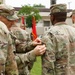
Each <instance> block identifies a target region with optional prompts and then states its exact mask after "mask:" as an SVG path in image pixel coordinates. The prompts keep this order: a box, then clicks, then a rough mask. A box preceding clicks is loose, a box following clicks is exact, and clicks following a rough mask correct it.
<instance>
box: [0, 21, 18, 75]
mask: <svg viewBox="0 0 75 75" xmlns="http://www.w3.org/2000/svg"><path fill="white" fill-rule="evenodd" d="M0 75H18V69H17V64H16V61H15V56H14V54H13V46H12V39H11V36H10V34H9V31H8V29H7V27H6V25H5V24H4V23H3V22H1V21H0Z"/></svg>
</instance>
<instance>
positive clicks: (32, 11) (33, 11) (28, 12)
mask: <svg viewBox="0 0 75 75" xmlns="http://www.w3.org/2000/svg"><path fill="white" fill-rule="evenodd" d="M18 15H21V16H25V18H26V25H27V27H29V28H30V27H32V16H34V17H35V20H36V23H37V22H38V21H39V20H40V19H41V16H40V14H39V10H38V9H37V8H35V7H33V6H30V5H25V6H22V8H21V9H20V10H19V13H18Z"/></svg>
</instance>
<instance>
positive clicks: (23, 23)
mask: <svg viewBox="0 0 75 75" xmlns="http://www.w3.org/2000/svg"><path fill="white" fill-rule="evenodd" d="M21 21H22V24H21V28H22V29H24V30H25V28H26V27H25V17H24V16H22V17H21Z"/></svg>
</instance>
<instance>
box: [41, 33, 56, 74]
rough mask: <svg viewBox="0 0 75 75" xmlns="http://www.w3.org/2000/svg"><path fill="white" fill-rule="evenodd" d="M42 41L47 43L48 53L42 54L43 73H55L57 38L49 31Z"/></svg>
mask: <svg viewBox="0 0 75 75" xmlns="http://www.w3.org/2000/svg"><path fill="white" fill-rule="evenodd" d="M42 42H43V43H44V44H45V45H46V48H47V50H46V53H45V54H44V55H43V56H42V75H55V69H54V68H55V67H54V62H55V38H54V36H53V35H52V34H51V33H48V34H47V35H45V36H44V37H43V38H42Z"/></svg>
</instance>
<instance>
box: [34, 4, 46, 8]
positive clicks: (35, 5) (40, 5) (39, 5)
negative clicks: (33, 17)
mask: <svg viewBox="0 0 75 75" xmlns="http://www.w3.org/2000/svg"><path fill="white" fill-rule="evenodd" d="M33 7H43V8H45V6H44V5H42V4H38V5H37V4H34V5H33Z"/></svg>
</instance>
